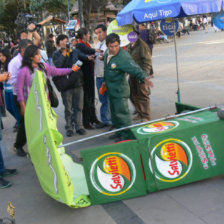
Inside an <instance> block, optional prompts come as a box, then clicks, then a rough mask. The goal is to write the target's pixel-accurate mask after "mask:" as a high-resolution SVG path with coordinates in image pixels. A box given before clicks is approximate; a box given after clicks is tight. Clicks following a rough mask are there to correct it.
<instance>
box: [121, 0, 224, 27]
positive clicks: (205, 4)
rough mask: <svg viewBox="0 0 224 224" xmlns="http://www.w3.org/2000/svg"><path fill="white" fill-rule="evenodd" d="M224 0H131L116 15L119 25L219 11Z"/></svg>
mask: <svg viewBox="0 0 224 224" xmlns="http://www.w3.org/2000/svg"><path fill="white" fill-rule="evenodd" d="M223 1H224V0H132V1H131V2H130V3H129V4H128V5H127V6H125V7H124V8H123V9H122V10H121V11H120V12H119V13H118V15H117V22H118V25H119V26H123V25H126V24H131V23H132V22H133V18H134V19H135V20H136V22H137V23H144V22H147V21H155V20H161V19H166V18H171V17H174V18H177V17H185V16H190V15H198V14H205V13H214V12H220V11H221V9H223V8H224V6H223Z"/></svg>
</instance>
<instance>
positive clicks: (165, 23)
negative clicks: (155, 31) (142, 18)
mask: <svg viewBox="0 0 224 224" xmlns="http://www.w3.org/2000/svg"><path fill="white" fill-rule="evenodd" d="M178 27H179V22H178V21H176V20H175V28H176V29H175V30H176V32H177V30H178ZM160 28H161V30H162V31H163V33H164V34H166V35H167V36H173V33H174V30H173V21H172V20H165V19H163V20H162V21H161V23H160Z"/></svg>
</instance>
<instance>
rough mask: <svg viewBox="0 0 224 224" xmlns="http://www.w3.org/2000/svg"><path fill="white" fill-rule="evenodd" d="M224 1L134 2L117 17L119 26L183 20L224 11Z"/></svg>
mask: <svg viewBox="0 0 224 224" xmlns="http://www.w3.org/2000/svg"><path fill="white" fill-rule="evenodd" d="M223 2H224V0H132V1H131V2H130V3H129V4H127V5H126V6H125V7H124V8H123V9H122V10H121V11H120V12H119V13H118V15H117V18H116V19H117V22H118V25H119V26H123V25H127V24H132V22H133V20H135V21H136V22H137V23H144V22H149V21H155V20H162V19H167V18H181V17H186V16H191V15H198V14H205V13H214V12H220V11H221V10H222V9H224V4H223ZM173 24H174V23H173ZM173 30H174V44H175V55H176V71H177V96H178V102H180V101H181V100H180V88H179V72H178V57H177V48H176V38H175V25H174V28H173Z"/></svg>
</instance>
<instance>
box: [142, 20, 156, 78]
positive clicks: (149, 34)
mask: <svg viewBox="0 0 224 224" xmlns="http://www.w3.org/2000/svg"><path fill="white" fill-rule="evenodd" d="M139 32H140V38H141V39H142V40H144V41H145V42H146V44H147V45H148V46H149V48H150V50H151V55H152V50H153V45H154V44H155V43H156V39H157V35H156V30H155V28H154V27H152V26H151V27H150V29H147V26H146V24H145V23H142V24H139ZM149 75H150V76H151V77H154V76H155V75H154V71H153V67H151V70H150V74H149Z"/></svg>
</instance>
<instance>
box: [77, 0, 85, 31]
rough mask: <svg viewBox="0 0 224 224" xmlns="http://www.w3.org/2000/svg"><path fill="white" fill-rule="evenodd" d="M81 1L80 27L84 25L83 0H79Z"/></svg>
mask: <svg viewBox="0 0 224 224" xmlns="http://www.w3.org/2000/svg"><path fill="white" fill-rule="evenodd" d="M78 3H79V19H80V27H84V26H85V25H84V18H83V1H82V0H78Z"/></svg>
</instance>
